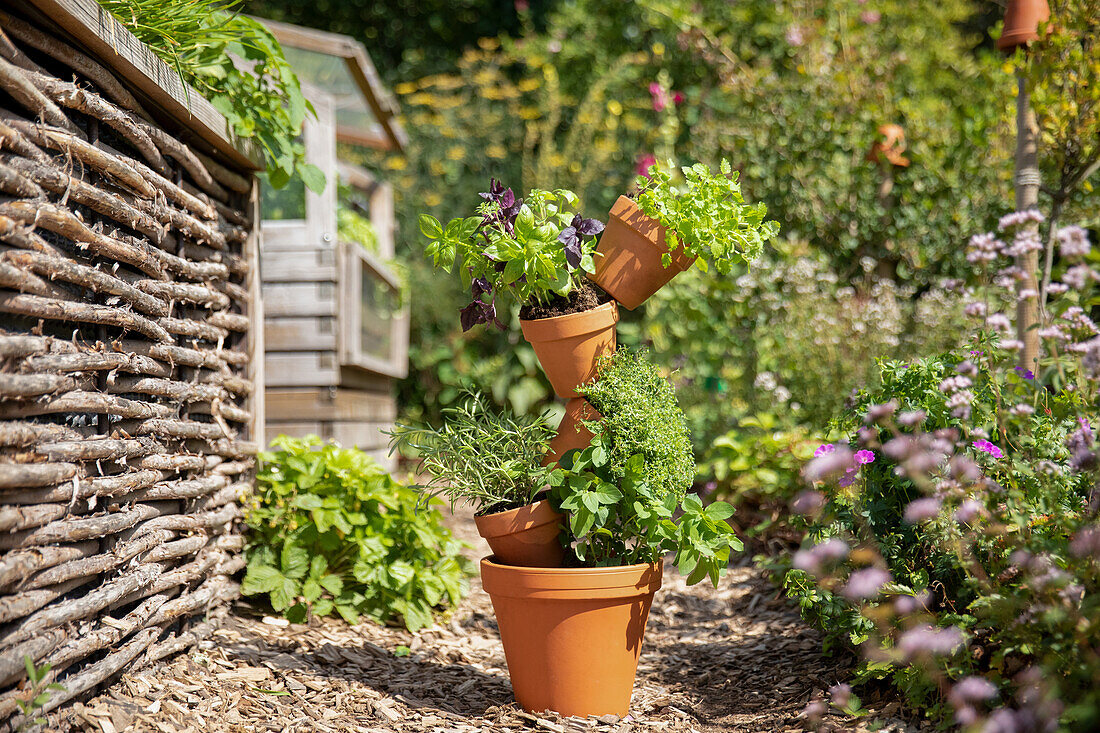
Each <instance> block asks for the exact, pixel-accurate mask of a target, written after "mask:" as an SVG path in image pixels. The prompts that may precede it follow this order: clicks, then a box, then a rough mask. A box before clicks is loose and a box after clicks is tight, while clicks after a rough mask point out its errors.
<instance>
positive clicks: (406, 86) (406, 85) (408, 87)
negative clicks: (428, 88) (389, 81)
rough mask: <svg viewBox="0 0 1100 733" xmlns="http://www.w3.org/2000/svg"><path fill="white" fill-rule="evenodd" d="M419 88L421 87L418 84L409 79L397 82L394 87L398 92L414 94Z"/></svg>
mask: <svg viewBox="0 0 1100 733" xmlns="http://www.w3.org/2000/svg"><path fill="white" fill-rule="evenodd" d="M417 89H419V87H418V86H417V85H416V84H413V83H412V82H408V81H403V82H401V83H400V84H395V85H394V87H393V90H394V91H395V92H397V93H398V94H412V93H413V92H415V91H416V90H417Z"/></svg>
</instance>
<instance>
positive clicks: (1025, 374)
mask: <svg viewBox="0 0 1100 733" xmlns="http://www.w3.org/2000/svg"><path fill="white" fill-rule="evenodd" d="M1014 369H1015V371H1016V373H1018V374H1019V375H1020V376H1021V377H1023V378H1024V379H1035V374H1034V373H1032V371H1031V370H1030V369H1024V368H1023V367H1019V366H1018V367H1014Z"/></svg>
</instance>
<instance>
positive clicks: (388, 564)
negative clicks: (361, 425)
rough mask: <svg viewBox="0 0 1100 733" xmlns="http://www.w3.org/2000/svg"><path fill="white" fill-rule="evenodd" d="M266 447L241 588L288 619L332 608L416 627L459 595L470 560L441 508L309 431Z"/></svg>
mask: <svg viewBox="0 0 1100 733" xmlns="http://www.w3.org/2000/svg"><path fill="white" fill-rule="evenodd" d="M272 446H273V447H274V448H275V449H276V450H275V451H273V452H264V453H261V454H260V460H261V464H260V470H259V475H258V483H259V486H258V489H257V494H256V501H255V503H254V504H253V506H252V507H251V508H250V510H249V512H248V516H247V519H246V523H247V524H248V527H249V529H250V533H249V539H248V547H247V551H246V553H247V557H248V570H247V572H246V573H245V577H244V582H243V584H242V586H241V591H242V592H243V593H244V594H246V595H259V594H265V595H267V596H268V598H269V600H270V602H271V607H272V608H273V609H274V610H275V611H277V612H279V613H283V614H285V616H286V617H287V618H288V619H290V620H291V621H293V622H295V623H301V622H303V621H305V620H306V619H307V618H308V617H309V616H310V615H314V616H327V615H329V614H331V613H332V612H333V611H335V612H336V613H338V614H339V615H340V616H342V617H343V618H344V619H345V620H346V621H348V622H349V623H355V622H356V621H358V619H359V617H360V616H361V615H362V616H368V617H369V618H371V619H373V620H375V621H377V622H379V623H389V622H393V621H402V622H403V623H404V624H405V626H406V627H407V628H408V629H409V630H410V631H415V630H416V629H419V628H421V627H423V626H428V625H430V624H431V623H432V611H433V609H438V608H442V607H444V606H446V605H453V604H455V603H457V602H458V601H459V600H460V599H461V598H462V596H463V595H464V594H465V593H466V591H467V590H468V586H467V581H466V577H467V576H468V575H470V574H471V573H472V569H471V565H470V563H469V561H468V560H467V559H466V558H464V557H463V556H462V554H461V553H460V549H461V543H460V542H459V541H458V540H456V539H455V538H454V537H453V536H452V535H451V533H450V531H449V530H448V529H447V528H446V527H444V526H443V523H442V520H443V517H442V515H441V514H440V513H439V511H438V510H436V509H434V508H432V507H431V506H428V507H423V506H421V507H418V501H420V496H419V495H418V494H417V493H416V492H415V491H413V490H412V489H409V488H407V487H405V486H402V485H401V484H399V483H398V482H397V481H395V480H394V479H393V478H392V477H391V476H390V475H389V474H388V473H386V471H385V470H383V469H382V468H381V467H380V466H379V465H378V464H377V463H376V462H375V461H374V460H373V459H372V458H371V457H370V456H368V455H367V454H366V453H363V452H362V451H359V450H353V449H345V448H341V447H340V446H338V445H335V444H333V443H328V444H325V445H321V440H320V438H318V437H317V436H312V435H311V436H308V437H306V438H300V439H299V438H289V437H287V436H285V435H283V436H279V437H278V438H276V439H275V440H274V441H273V443H272ZM435 503H439V502H435Z"/></svg>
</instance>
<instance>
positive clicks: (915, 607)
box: [894, 593, 931, 616]
mask: <svg viewBox="0 0 1100 733" xmlns="http://www.w3.org/2000/svg"><path fill="white" fill-rule="evenodd" d="M930 602H931V599H930V598H929V596H928V594H927V593H921V594H920V595H919V596H898V597H897V598H895V599H894V610H895V611H897V613H898V615H900V616H908V615H910V614H913V613H917V612H919V611H922V610H927V608H928V604H929V603H930Z"/></svg>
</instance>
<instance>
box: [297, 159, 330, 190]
mask: <svg viewBox="0 0 1100 733" xmlns="http://www.w3.org/2000/svg"><path fill="white" fill-rule="evenodd" d="M298 175H300V176H301V177H302V182H303V183H305V184H306V188H308V189H309V190H310V191H313V193H315V194H320V193H321V192H322V191H324V190H325V174H324V173H322V172H321V169H320V168H318V167H317V166H315V165H313V164H312V163H306V164H304V165H299V166H298Z"/></svg>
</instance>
